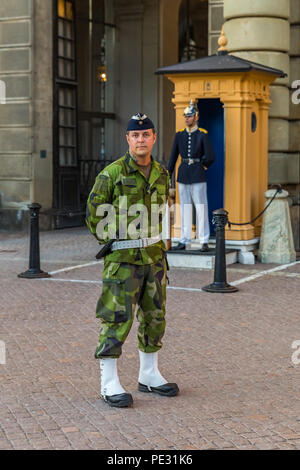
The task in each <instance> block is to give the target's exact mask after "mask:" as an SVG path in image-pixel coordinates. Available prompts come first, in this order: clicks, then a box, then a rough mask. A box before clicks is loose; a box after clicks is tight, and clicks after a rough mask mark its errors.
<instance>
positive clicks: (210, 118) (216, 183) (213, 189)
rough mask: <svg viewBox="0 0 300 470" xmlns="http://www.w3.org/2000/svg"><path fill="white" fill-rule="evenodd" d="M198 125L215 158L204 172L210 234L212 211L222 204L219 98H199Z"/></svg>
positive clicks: (222, 170)
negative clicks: (204, 130) (206, 136)
mask: <svg viewBox="0 0 300 470" xmlns="http://www.w3.org/2000/svg"><path fill="white" fill-rule="evenodd" d="M198 109H199V121H198V125H199V127H202V128H204V129H206V130H207V131H208V137H209V140H210V143H211V144H212V146H213V149H214V152H215V156H216V160H215V162H214V163H213V165H211V166H210V168H209V169H208V170H207V172H206V180H207V197H208V211H209V221H210V230H211V234H213V233H214V232H215V229H214V226H213V225H212V212H213V211H214V210H216V209H220V208H223V205H224V108H223V103H222V102H221V101H220V100H219V99H199V100H198Z"/></svg>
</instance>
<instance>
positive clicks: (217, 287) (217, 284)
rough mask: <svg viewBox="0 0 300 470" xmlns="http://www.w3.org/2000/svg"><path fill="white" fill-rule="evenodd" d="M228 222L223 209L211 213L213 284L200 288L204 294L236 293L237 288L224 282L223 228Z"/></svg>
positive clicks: (226, 214)
mask: <svg viewBox="0 0 300 470" xmlns="http://www.w3.org/2000/svg"><path fill="white" fill-rule="evenodd" d="M227 222H228V212H227V211H226V210H225V209H217V210H216V211H213V224H214V225H215V226H216V256H215V274H214V282H213V284H210V285H208V286H205V287H202V290H204V291H206V292H219V293H221V294H226V293H227V292H237V291H238V289H237V287H234V286H231V285H230V284H227V280H226V254H225V226H226V224H227Z"/></svg>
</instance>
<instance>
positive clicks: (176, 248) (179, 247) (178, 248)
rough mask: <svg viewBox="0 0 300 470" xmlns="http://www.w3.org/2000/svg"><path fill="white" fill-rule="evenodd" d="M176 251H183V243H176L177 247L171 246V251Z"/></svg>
mask: <svg viewBox="0 0 300 470" xmlns="http://www.w3.org/2000/svg"><path fill="white" fill-rule="evenodd" d="M173 250H174V251H177V250H185V244H184V243H178V245H176V246H173V247H172V248H171V251H173Z"/></svg>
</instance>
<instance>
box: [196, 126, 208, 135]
mask: <svg viewBox="0 0 300 470" xmlns="http://www.w3.org/2000/svg"><path fill="white" fill-rule="evenodd" d="M198 129H199V131H201V132H204V134H208V131H207V130H206V129H202V127H199V128H198Z"/></svg>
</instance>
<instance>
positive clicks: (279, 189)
mask: <svg viewBox="0 0 300 470" xmlns="http://www.w3.org/2000/svg"><path fill="white" fill-rule="evenodd" d="M273 187H276V188H277V191H276V193H275V194H274V196H273V197H272V199H271V200H270V202H268V204H267V205H266V207H265V208H264V210H262V211H261V212H260V213H259V214H258V215H257V216H256V217H254V219H252V220H250V221H249V222H243V223H239V224H238V223H236V222H230V220H228V222H227V223H228V227H229V228H230V227H231V225H249V224H253V222H255V221H256V220H257V219H259V217H261V216H262V215H263V213H264V212H265V211H266V210H267V209H268V207H269V206H270V204H271V203H272V202H273V201H274V199H275V197H276V196H277V194H278V193H281V192H282V187H281V185H280V184H272V186H271V188H273Z"/></svg>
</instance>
